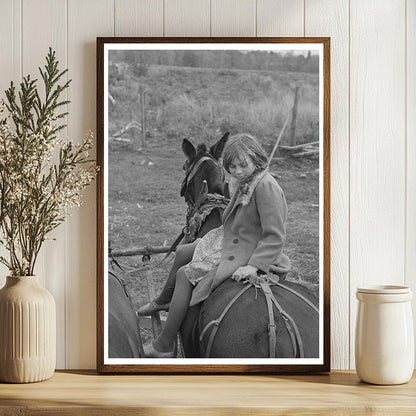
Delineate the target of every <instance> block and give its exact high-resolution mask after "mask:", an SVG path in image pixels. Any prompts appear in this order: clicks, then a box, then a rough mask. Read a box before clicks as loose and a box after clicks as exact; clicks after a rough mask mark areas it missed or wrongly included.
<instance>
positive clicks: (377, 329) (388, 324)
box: [355, 286, 415, 384]
mask: <svg viewBox="0 0 416 416" xmlns="http://www.w3.org/2000/svg"><path fill="white" fill-rule="evenodd" d="M356 295H357V299H358V301H359V303H358V314H357V326H356V333H355V366H356V370H357V374H358V377H359V378H360V379H361V380H362V381H365V382H367V383H372V384H402V383H407V382H408V381H409V380H410V378H411V377H412V373H413V368H414V353H415V352H414V332H413V316H412V307H411V300H412V297H413V294H412V291H411V289H410V288H408V287H405V286H372V287H368V288H358V289H357V293H356Z"/></svg>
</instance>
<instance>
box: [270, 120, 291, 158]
mask: <svg viewBox="0 0 416 416" xmlns="http://www.w3.org/2000/svg"><path fill="white" fill-rule="evenodd" d="M289 119H290V113H289V114H288V115H287V117H286V120H285V122H284V124H283V127H282V130H280V134H279V137H278V138H277V140H276V143H275V144H274V147H273V150H272V152H271V153H270V156H269V160H268V161H267V166H270V163H272V159H273V156H274V154H275V153H276V150H277V147H278V146H279V143H280V140H282V137H283V133H284V132H285V130H286V126H287V123H289Z"/></svg>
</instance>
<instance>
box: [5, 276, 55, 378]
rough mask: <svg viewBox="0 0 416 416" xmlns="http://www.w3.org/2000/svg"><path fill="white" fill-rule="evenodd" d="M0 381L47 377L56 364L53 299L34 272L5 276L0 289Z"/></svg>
mask: <svg viewBox="0 0 416 416" xmlns="http://www.w3.org/2000/svg"><path fill="white" fill-rule="evenodd" d="M0 322H1V324H0V381H3V382H8V383H32V382H36V381H42V380H46V379H48V378H50V377H51V376H52V375H53V373H54V371H55V365H56V311H55V300H54V298H53V297H52V295H51V294H50V293H49V292H48V291H47V290H46V289H44V288H42V287H40V286H39V283H38V278H37V277H36V276H22V277H15V276H8V277H7V280H6V284H5V286H4V287H3V288H2V289H1V290H0Z"/></svg>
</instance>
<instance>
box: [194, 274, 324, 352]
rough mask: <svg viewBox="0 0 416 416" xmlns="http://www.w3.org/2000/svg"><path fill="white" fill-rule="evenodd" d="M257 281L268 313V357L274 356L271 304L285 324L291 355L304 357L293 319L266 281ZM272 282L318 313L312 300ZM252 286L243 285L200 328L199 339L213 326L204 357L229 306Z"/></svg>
mask: <svg viewBox="0 0 416 416" xmlns="http://www.w3.org/2000/svg"><path fill="white" fill-rule="evenodd" d="M258 283H259V285H260V287H261V289H262V291H263V293H264V297H265V299H266V304H267V310H268V315H269V325H268V329H269V331H268V334H269V357H270V358H275V356H276V324H275V320H274V312H273V305H274V306H275V307H276V309H277V310H278V312H279V314H280V316H281V317H282V320H283V322H284V324H285V327H286V329H287V331H288V333H289V336H290V340H291V342H292V348H293V357H294V358H304V357H305V351H304V345H303V341H302V337H301V335H300V332H299V328H298V326H297V325H296V322H295V320H294V319H293V318H292V317H291V316H290V315H289V314H288V313H287V312H286V311H285V310H284V309H283V308H282V306H281V305H280V304H279V302H278V301H277V299H276V297H275V296H274V295H273V292H272V290H271V288H270V284H269V283H268V282H267V281H259V282H258ZM272 284H273V285H276V286H279V287H281V288H283V289H286V290H287V291H289V292H291V293H293V294H294V295H295V296H297V297H299V298H300V299H301V300H303V301H304V302H305V303H306V304H308V305H309V306H311V307H312V308H313V310H315V311H316V312H318V313H319V311H318V309H317V308H316V306H315V305H314V304H313V303H312V302H310V301H309V300H308V299H306V298H305V297H304V296H302V295H301V294H299V293H298V292H296V291H295V290H294V289H290V288H288V287H286V286H284V285H282V284H280V283H275V282H273V283H272ZM253 286H257V287H258V285H255V284H253V283H250V284H248V285H247V286H246V287H244V288H243V289H242V290H240V291H239V292H238V293H237V294H236V295H235V296H234V297H233V298H232V299H231V300H230V302H229V303H228V304H227V306H226V307H225V309H224V310H223V312H222V313H221V315H220V316H219V318H218V319H214V320H212V321H211V322H209V323H208V324H207V325H206V326H205V328H204V329H203V330H202V332H201V335H200V336H199V340H200V341H202V340H203V338H204V336H205V334H206V332H207V331H208V329H210V328H211V327H212V326H214V328H213V329H212V331H211V333H210V336H209V340H208V345H207V350H206V353H205V358H209V357H210V354H211V349H212V345H213V343H214V339H215V336H216V334H217V331H218V328H219V326H220V324H221V322H222V320H223V319H224V317H225V315H226V314H227V312H228V311H229V310H230V308H231V306H232V305H233V304H234V303H235V302H236V301H237V299H238V298H239V297H240V296H241V295H242V294H243V293H245V292H246V291H247V290H248V289H250V288H251V287H253Z"/></svg>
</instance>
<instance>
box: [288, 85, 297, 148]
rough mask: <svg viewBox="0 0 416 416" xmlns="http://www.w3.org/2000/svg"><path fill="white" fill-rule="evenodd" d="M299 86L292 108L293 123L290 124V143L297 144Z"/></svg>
mask: <svg viewBox="0 0 416 416" xmlns="http://www.w3.org/2000/svg"><path fill="white" fill-rule="evenodd" d="M298 100H299V86H296V88H295V98H294V100H293V108H292V123H291V124H290V145H291V146H296V117H297V115H298Z"/></svg>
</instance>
